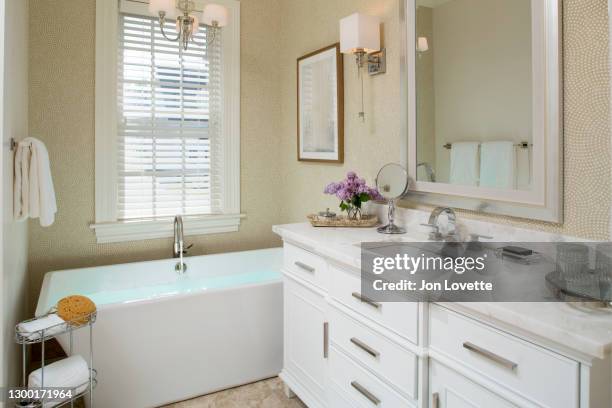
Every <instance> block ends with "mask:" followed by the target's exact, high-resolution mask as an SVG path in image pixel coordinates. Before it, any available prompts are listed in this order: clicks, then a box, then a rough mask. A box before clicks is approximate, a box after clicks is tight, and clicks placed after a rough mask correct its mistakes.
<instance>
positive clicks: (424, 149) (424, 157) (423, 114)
mask: <svg viewBox="0 0 612 408" xmlns="http://www.w3.org/2000/svg"><path fill="white" fill-rule="evenodd" d="M416 21H417V27H416V31H417V32H416V36H417V38H420V37H425V38H427V40H428V45H429V50H428V51H426V52H422V53H420V54H419V56H418V57H417V60H416V82H417V84H418V89H417V92H416V102H417V105H416V106H417V158H418V161H419V163H427V164H429V165H430V166H431V167H432V170H434V171H436V146H437V144H438V143H439V142H437V141H436V140H437V139H436V106H435V103H436V98H435V88H434V63H435V61H434V53H433V47H434V45H435V39H434V24H433V23H434V21H433V9H432V8H431V7H424V6H421V7H418V8H417V15H416ZM417 178H418V180H419V181H431V180H430V179H429V175H428V174H427V172H426V171H425V170H424V168H419V171H418V172H417Z"/></svg>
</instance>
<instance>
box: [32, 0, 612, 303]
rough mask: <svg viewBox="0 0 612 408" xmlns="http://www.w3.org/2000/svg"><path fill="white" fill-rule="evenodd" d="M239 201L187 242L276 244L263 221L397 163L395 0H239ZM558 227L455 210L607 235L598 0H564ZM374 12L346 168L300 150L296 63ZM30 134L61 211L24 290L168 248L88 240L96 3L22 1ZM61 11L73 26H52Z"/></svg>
mask: <svg viewBox="0 0 612 408" xmlns="http://www.w3.org/2000/svg"><path fill="white" fill-rule="evenodd" d="M241 4H242V22H241V28H242V67H241V73H242V100H241V108H242V120H241V124H242V143H241V145H242V159H241V166H242V170H241V174H242V210H243V212H245V213H246V214H247V218H246V220H244V222H243V224H242V226H241V230H240V232H239V233H233V234H221V235H213V236H206V237H200V238H197V239H189V240H188V241H189V242H190V243H191V242H193V243H194V244H195V246H194V250H193V252H192V253H193V254H200V253H211V252H221V251H233V250H241V249H248V248H258V247H268V246H274V245H278V244H279V243H280V241H279V240H278V239H277V238H276V237H275V236H274V235H273V234H272V232H271V230H270V229H271V226H272V225H273V224H277V223H281V222H298V221H299V222H301V221H304V215H305V214H307V213H310V212H312V211H317V210H320V209H324V208H326V207H335V206H336V205H337V202H336V200H335V199H333V198H331V197H326V196H324V195H323V194H322V190H323V187H324V186H325V184H326V183H327V182H329V181H330V180H334V179H339V178H341V177H342V176H343V175H344V174H345V173H346V171H348V170H356V171H358V172H359V173H360V174H361V175H363V176H365V177H366V178H367V179H368V181H370V182H372V181H373V179H374V177H375V175H376V173H377V171H378V169H379V168H380V167H381V166H382V165H384V164H385V163H387V162H397V161H399V160H400V142H401V139H400V137H401V135H400V99H399V98H400V89H399V83H400V72H399V35H398V32H399V21H398V11H399V3H398V0H308V1H306V0H242V1H241ZM564 9H565V15H564V23H563V27H564V30H563V31H564V47H563V49H564V54H565V60H564V68H565V92H564V93H565V123H564V125H565V159H566V161H565V214H566V215H565V223H564V225H551V224H545V223H540V222H531V221H522V220H516V219H511V218H507V217H492V216H482V215H477V214H470V213H466V212H462V213H461V215H460V216H462V217H476V218H481V219H487V220H493V221H495V222H500V223H509V224H513V225H518V226H523V227H530V228H537V229H542V230H548V231H558V232H563V233H567V234H572V235H579V236H583V237H588V238H600V239H605V238H607V232H608V218H609V215H608V213H609V209H610V196H611V194H610V193H611V191H610V129H609V123H610V120H609V113H610V106H609V105H610V100H609V91H608V85H609V77H608V31H607V29H608V28H607V27H608V20H607V4H606V0H565V1H564ZM355 11H362V12H366V13H369V14H374V15H378V16H381V17H382V19H383V23H384V24H383V34H384V35H383V38H384V44H385V46H386V47H387V49H388V68H387V74H385V75H381V76H377V77H373V78H366V80H365V96H366V104H365V110H366V116H367V120H366V122H361V121H360V120H359V119H358V118H357V112H358V111H359V104H360V99H359V97H360V86H359V81H358V78H357V72H356V68H355V64H354V59H353V58H352V57H349V56H345V101H346V102H345V103H346V106H345V115H346V127H345V130H346V131H345V144H346V150H345V156H346V162H345V164H344V165H324V164H311V163H298V162H297V160H296V85H295V84H296V73H295V61H296V59H297V58H298V57H300V56H302V55H304V54H307V53H309V52H311V51H313V50H316V49H319V48H321V47H324V46H326V45H330V44H333V43H335V42H337V41H338V38H339V32H338V31H339V29H338V20H339V19H340V18H342V17H345V16H346V15H349V14H351V13H353V12H355ZM30 18H31V21H30V32H29V34H30V38H29V44H30V71H29V74H30V83H31V84H30V96H29V100H30V103H29V107H30V113H29V118H30V130H31V134H32V135H33V136H36V137H39V138H41V139H42V140H43V141H44V142H45V143H46V144H47V146H48V147H49V151H50V155H51V161H52V171H53V176H54V181H55V187H56V190H57V195H58V199H59V214H58V216H57V221H56V223H55V224H54V225H53V226H52V227H50V228H46V229H43V228H40V227H39V226H38V224H37V223H36V222H30V227H29V231H30V249H29V267H30V276H31V285H30V286H31V293H32V298H33V299H36V298H37V297H38V292H39V289H40V284H41V281H42V277H43V275H44V273H45V272H48V271H52V270H58V269H65V268H73V267H82V266H92V265H104V264H112V263H117V262H126V261H137V260H145V259H158V258H165V257H167V256H169V255H170V251H171V240H169V239H166V240H152V241H143V242H132V243H127V244H125V243H123V244H108V245H97V244H96V243H95V236H94V234H93V232H92V231H91V230H90V229H89V224H90V223H91V222H92V221H93V219H94V40H95V38H94V35H95V32H94V30H95V1H94V0H79V1H78V2H75V1H74V0H36V7H32V8H31V11H30ZM60 21H61V22H65V21H70V22H71V23H70V24H64V23H56V22H60Z"/></svg>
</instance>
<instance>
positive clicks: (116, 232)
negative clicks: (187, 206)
mask: <svg viewBox="0 0 612 408" xmlns="http://www.w3.org/2000/svg"><path fill="white" fill-rule="evenodd" d="M244 217H245V215H244V214H219V215H202V216H185V217H183V226H184V231H185V236H188V235H206V234H219V233H223V232H236V231H238V229H239V228H240V220H241V219H242V218H244ZM90 228H91V229H93V230H94V231H95V233H96V238H97V241H98V244H107V243H112V242H128V241H141V240H146V239H158V238H169V237H172V236H174V223H173V218H164V219H157V220H134V221H119V222H105V223H99V224H91V225H90Z"/></svg>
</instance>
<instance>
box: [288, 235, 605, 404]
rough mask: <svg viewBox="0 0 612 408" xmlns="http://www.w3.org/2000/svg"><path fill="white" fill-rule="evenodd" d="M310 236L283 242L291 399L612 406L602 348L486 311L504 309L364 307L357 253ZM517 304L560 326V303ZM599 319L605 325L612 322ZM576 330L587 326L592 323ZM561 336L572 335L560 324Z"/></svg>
mask: <svg viewBox="0 0 612 408" xmlns="http://www.w3.org/2000/svg"><path fill="white" fill-rule="evenodd" d="M290 227H291V226H288V227H284V228H290ZM307 228H308V227H302V226H300V225H297V224H296V225H295V226H294V227H293V229H292V230H291V231H293V230H299V231H303V230H304V229H306V231H307V232H306V233H307V234H309V236H308V238H309V239H308V240H305V241H306V242H301V241H300V240H299V239H296V235H295V234H291V239H287V237H285V236H283V239H284V241H285V243H284V264H283V265H284V266H283V281H284V321H285V327H284V341H285V349H284V366H283V370H282V372H281V374H280V376H281V378H282V379H283V381H284V382H285V385H286V387H287V392H288V393H289V394H291V393H295V394H297V395H298V396H299V397H300V399H302V401H303V402H304V403H305V404H306V405H307V406H308V407H310V408H327V407H329V408H345V407H346V408H349V407H350V408H373V407H379V408H403V407H409V408H467V407H470V408H475V407H476V408H505V407H523V408H532V407H533V408H535V407H538V408H612V391H611V388H612V364H611V361H610V355H609V353H607V354H606V352H605V351H600V352H603V353H604V355H606V357H605V359H601V357H599V358H597V357H594V355H595V353H597V351H595V350H594V349H591V350H592V351H589V353H587V352H585V350H582V349H581V348H580V347H569V346H567V345H563V344H560V343H559V342H560V341H561V342H563V338H561V337H559V335H558V334H557V335H554V336H551V338H548V337H546V336H542V334H538V335H537V336H536V335H532V334H531V332H529V331H525V330H523V328H522V327H521V326H520V324H518V321H517V320H515V321H514V322H513V323H507V322H499V321H498V320H496V316H495V315H494V314H493V310H498V309H500V308H503V307H504V306H503V305H493V306H490V309H486V306H481V307H480V309H479V308H478V307H474V306H472V308H470V306H469V305H468V304H421V303H408V302H406V303H388V302H387V303H380V302H377V301H375V300H372V299H368V298H366V297H364V296H363V295H362V294H361V284H360V275H359V274H360V271H359V269H358V268H357V267H356V265H358V263H357V262H356V260H358V253H359V251H358V247H354V245H352V244H350V245H347V244H342V245H338V244H337V243H336V242H337V241H338V237H337V236H336V237H331V238H330V237H329V236H326V234H329V233H328V232H327V231H323V230H317V231H316V234H320V235H321V244H320V245H313V244H314V243H315V242H313V240H312V236H313V235H314V234H315V232H312V231H311V230H309V229H307ZM277 232H279V233H280V234H281V235H283V234H282V232H283V231H277ZM306 233H305V234H306ZM317 236H319V235H317ZM297 238H299V236H298V237H297ZM325 239H328V240H330V241H331V242H333V243H329V244H327V243H326V242H325ZM358 240H359V237H353V236H349V237H348V238H347V239H346V241H348V242H349V243H354V242H356V241H358ZM334 245H337V246H336V247H333V246H334ZM353 247H354V248H353ZM340 251H345V252H340ZM351 251H352V252H351ZM347 254H349V255H350V256H352V261H351V258H350V257H347ZM523 306H524V308H522V307H519V306H516V305H515V306H512V305H506V306H505V307H506V309H503V310H505V311H506V312H505V313H508V311H512V312H513V313H516V312H517V311H519V312H520V313H522V314H520V315H519V316H524V318H527V317H528V314H529V313H530V312H532V311H537V310H538V308H544V309H543V310H544V311H542V310H541V314H544V312H546V313H548V316H549V317H550V318H554V319H555V321H559V322H560V323H559V324H563V322H564V321H566V320H567V316H566V315H564V314H560V313H568V312H567V310H565V309H563V306H564V305H550V304H543V305H542V306H540V305H538V304H534V305H523ZM527 306H529V307H527ZM483 308H485V309H483ZM479 310H489V312H486V313H484V312H482V313H481V312H479ZM500 316H502V317H503V315H500ZM555 316H559V317H555ZM586 318H588V315H587V317H586ZM599 322H602V323H601V324H604V325H606V324H608V325H610V327H612V318H611V319H609V320H606V319H604V318H601V320H599ZM579 324H581V325H582V326H581V327H583V328H586V327H587V326H588V327H590V328H591V329H590V330H592V328H593V327H594V326H593V322H590V323H586V322H584V321H582V320H579ZM598 325H599V323H596V324H595V326H596V327H598ZM568 327H572V326H568ZM568 330H569V331H568ZM563 332H568V333H570V332H571V329H568V328H567V327H565V326H564V328H563ZM595 332H598V330H596V331H595ZM581 338H582V339H584V341H586V343H582V344H585V345H589V344H593V343H592V342H591V340H590V339H592V338H589V337H581ZM605 339H606V337H605V335H604V336H603V338H602V337H598V338H596V341H597V342H599V344H601V345H602V347H604V348H601V349H599V350H604V349H605V348H608V349H609V347H610V344H608V345H605V344H606V343H605V341H606V340H605ZM581 341H583V340H581ZM609 343H611V344H612V342H609ZM568 344H570V343H568Z"/></svg>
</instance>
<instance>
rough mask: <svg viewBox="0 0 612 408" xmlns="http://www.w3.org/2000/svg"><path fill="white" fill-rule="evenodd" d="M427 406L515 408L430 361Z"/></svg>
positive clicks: (432, 407)
mask: <svg viewBox="0 0 612 408" xmlns="http://www.w3.org/2000/svg"><path fill="white" fill-rule="evenodd" d="M429 406H430V407H431V408H493V407H494V408H510V407H516V405H514V404H512V403H510V402H508V401H507V400H505V399H503V398H501V397H500V396H498V395H496V394H494V393H492V392H490V391H489V390H487V389H485V388H484V387H481V386H480V385H478V384H476V383H474V382H472V381H471V380H469V379H467V378H466V377H464V376H462V375H460V374H458V373H457V372H455V371H453V370H451V369H450V368H448V367H446V366H444V365H442V364H440V363H438V362H436V361H434V360H430V364H429Z"/></svg>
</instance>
